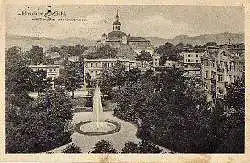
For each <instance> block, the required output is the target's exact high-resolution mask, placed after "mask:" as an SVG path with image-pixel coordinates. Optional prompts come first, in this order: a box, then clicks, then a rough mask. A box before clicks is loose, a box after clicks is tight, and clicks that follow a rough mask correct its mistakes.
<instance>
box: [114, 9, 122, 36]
mask: <svg viewBox="0 0 250 163" xmlns="http://www.w3.org/2000/svg"><path fill="white" fill-rule="evenodd" d="M119 18H120V17H119V12H118V9H117V11H116V16H115V21H114V23H113V30H115V31H120V30H121V23H120V20H119Z"/></svg>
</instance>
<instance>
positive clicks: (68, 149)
mask: <svg viewBox="0 0 250 163" xmlns="http://www.w3.org/2000/svg"><path fill="white" fill-rule="evenodd" d="M62 152H63V153H82V152H81V149H80V148H79V147H78V146H76V145H75V144H74V143H72V144H70V145H68V146H67V147H66V148H65V149H64V150H63V151H62Z"/></svg>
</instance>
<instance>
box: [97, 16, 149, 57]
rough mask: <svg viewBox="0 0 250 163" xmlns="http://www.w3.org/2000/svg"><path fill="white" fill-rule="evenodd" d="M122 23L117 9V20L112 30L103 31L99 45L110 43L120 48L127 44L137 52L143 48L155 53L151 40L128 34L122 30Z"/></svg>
mask: <svg viewBox="0 0 250 163" xmlns="http://www.w3.org/2000/svg"><path fill="white" fill-rule="evenodd" d="M121 25H122V24H121V22H120V17H119V13H118V11H117V14H116V16H115V21H114V22H113V26H112V31H111V32H110V33H108V34H106V33H103V34H102V36H101V40H98V41H97V46H103V45H107V44H108V45H110V46H111V47H114V48H119V47H121V46H122V45H123V46H124V45H126V46H128V47H130V48H131V49H133V50H134V51H135V52H136V53H137V54H139V53H140V52H141V51H142V50H145V51H147V52H150V54H153V52H154V48H153V46H152V45H151V43H150V41H149V40H147V39H145V38H143V37H134V36H130V34H126V33H125V32H123V31H122V30H121Z"/></svg>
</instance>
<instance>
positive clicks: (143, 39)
mask: <svg viewBox="0 0 250 163" xmlns="http://www.w3.org/2000/svg"><path fill="white" fill-rule="evenodd" d="M129 41H143V42H144V41H147V42H148V40H146V39H145V38H143V37H129Z"/></svg>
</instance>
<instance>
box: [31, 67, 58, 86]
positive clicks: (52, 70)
mask: <svg viewBox="0 0 250 163" xmlns="http://www.w3.org/2000/svg"><path fill="white" fill-rule="evenodd" d="M29 67H30V68H31V69H32V70H33V71H39V70H43V71H45V72H46V78H47V79H51V84H52V89H54V79H55V78H57V77H58V76H59V74H60V68H61V67H60V65H30V66H29Z"/></svg>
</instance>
